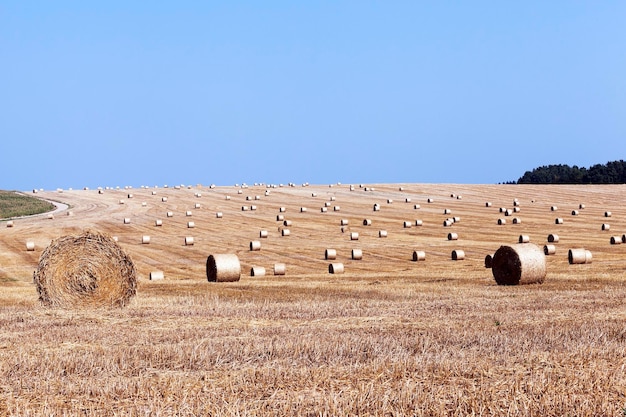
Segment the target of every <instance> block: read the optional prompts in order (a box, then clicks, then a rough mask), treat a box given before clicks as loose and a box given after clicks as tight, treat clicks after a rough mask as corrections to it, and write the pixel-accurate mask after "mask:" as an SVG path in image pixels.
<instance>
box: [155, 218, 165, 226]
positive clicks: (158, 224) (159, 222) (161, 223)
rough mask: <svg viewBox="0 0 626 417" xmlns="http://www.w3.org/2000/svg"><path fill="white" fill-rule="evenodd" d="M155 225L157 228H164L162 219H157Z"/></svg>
mask: <svg viewBox="0 0 626 417" xmlns="http://www.w3.org/2000/svg"><path fill="white" fill-rule="evenodd" d="M154 225H155V226H163V220H161V219H157V220H155V221H154Z"/></svg>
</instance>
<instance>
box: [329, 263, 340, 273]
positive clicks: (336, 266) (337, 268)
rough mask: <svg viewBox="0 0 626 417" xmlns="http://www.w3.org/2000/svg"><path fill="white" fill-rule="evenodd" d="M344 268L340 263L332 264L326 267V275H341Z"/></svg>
mask: <svg viewBox="0 0 626 417" xmlns="http://www.w3.org/2000/svg"><path fill="white" fill-rule="evenodd" d="M343 272H344V268H343V264H342V263H341V262H333V263H331V264H329V265H328V273H330V274H343Z"/></svg>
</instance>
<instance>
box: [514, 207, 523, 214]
mask: <svg viewBox="0 0 626 417" xmlns="http://www.w3.org/2000/svg"><path fill="white" fill-rule="evenodd" d="M520 211H522V209H521V208H520V207H513V213H519V212H520Z"/></svg>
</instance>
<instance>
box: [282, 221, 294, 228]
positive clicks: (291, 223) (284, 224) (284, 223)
mask: <svg viewBox="0 0 626 417" xmlns="http://www.w3.org/2000/svg"><path fill="white" fill-rule="evenodd" d="M291 225H293V222H292V221H291V220H284V221H283V226H285V227H289V226H291Z"/></svg>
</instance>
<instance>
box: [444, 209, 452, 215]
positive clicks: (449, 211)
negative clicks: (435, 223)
mask: <svg viewBox="0 0 626 417" xmlns="http://www.w3.org/2000/svg"><path fill="white" fill-rule="evenodd" d="M450 213H452V211H451V210H450V209H443V214H450Z"/></svg>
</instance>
